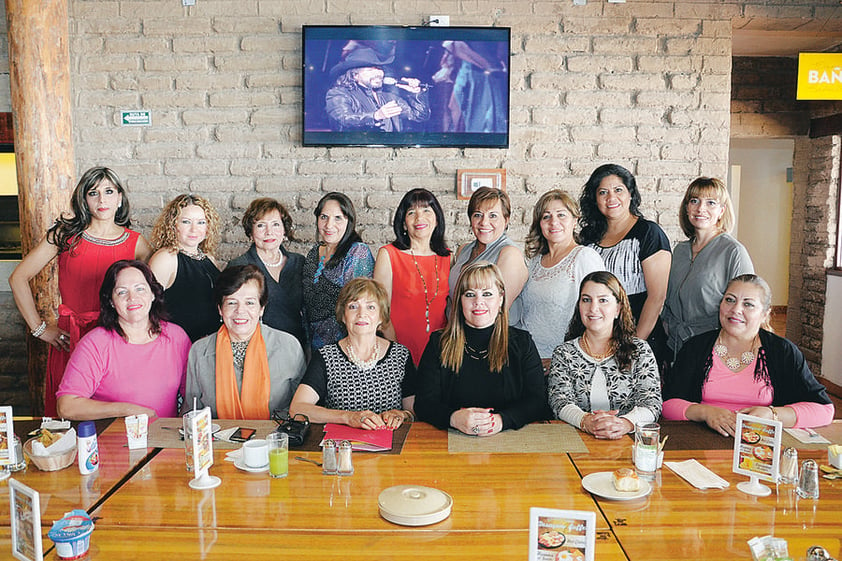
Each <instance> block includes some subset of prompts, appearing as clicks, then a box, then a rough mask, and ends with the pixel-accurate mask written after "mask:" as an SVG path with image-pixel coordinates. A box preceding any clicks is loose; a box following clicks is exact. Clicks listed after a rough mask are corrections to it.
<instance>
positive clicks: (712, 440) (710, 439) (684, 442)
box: [632, 419, 734, 450]
mask: <svg viewBox="0 0 842 561" xmlns="http://www.w3.org/2000/svg"><path fill="white" fill-rule="evenodd" d="M658 424H659V425H661V440H663V439H664V437H665V436H667V435H669V440H667V443H666V444H665V445H664V450H733V449H734V439H733V438H731V437H730V436H722V435H721V434H719V433H718V432H716V431H714V430H713V429H712V428H710V427H708V426H707V425H706V424H704V423H697V422H695V421H665V420H663V419H661V420H660V421H658ZM632 438H634V436H633V435H632Z"/></svg>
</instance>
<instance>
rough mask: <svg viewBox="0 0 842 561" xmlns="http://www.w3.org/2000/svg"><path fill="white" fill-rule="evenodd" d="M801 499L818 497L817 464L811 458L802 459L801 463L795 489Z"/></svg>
mask: <svg viewBox="0 0 842 561" xmlns="http://www.w3.org/2000/svg"><path fill="white" fill-rule="evenodd" d="M795 492H796V493H798V496H799V497H801V498H802V499H818V498H819V466H817V465H816V462H815V461H813V460H804V463H803V464H801V476H800V477H799V478H798V488H797V489H796V490H795Z"/></svg>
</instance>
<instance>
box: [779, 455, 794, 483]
mask: <svg viewBox="0 0 842 561" xmlns="http://www.w3.org/2000/svg"><path fill="white" fill-rule="evenodd" d="M778 481H780V482H781V483H787V484H795V483H798V450H796V449H795V448H793V447H791V446H790V447H789V448H787V449H785V450H784V453H783V454H782V455H781V473H780V476H779V477H778Z"/></svg>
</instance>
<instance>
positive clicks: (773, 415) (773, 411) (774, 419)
mask: <svg viewBox="0 0 842 561" xmlns="http://www.w3.org/2000/svg"><path fill="white" fill-rule="evenodd" d="M769 411H771V412H772V420H773V421H777V420H778V412H777V411H776V410H775V408H774V407H772V406H771V405H770V406H769Z"/></svg>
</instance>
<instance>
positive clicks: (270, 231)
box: [228, 197, 307, 349]
mask: <svg viewBox="0 0 842 561" xmlns="http://www.w3.org/2000/svg"><path fill="white" fill-rule="evenodd" d="M243 231H244V232H245V233H246V236H247V237H248V239H250V240H251V247H249V249H248V251H246V252H245V253H244V254H242V255H240V256H239V257H236V258H234V259H232V260H231V262H230V263H228V266H229V267H234V266H238V265H255V266H256V267H257V268H258V269H260V272H261V273H263V278H264V279H265V280H266V289H267V291H268V293H269V301H268V302H267V304H266V309H265V310H264V312H263V323H265V324H266V325H268V326H269V327H272V328H274V329H278V330H280V331H286V332H287V333H289V334H290V335H293V336H295V338H296V339H298V341H299V342H300V343H301V346H302V347H303V348H305V349H306V348H307V345H306V341H307V337H306V335H305V334H304V318H303V308H304V299H303V295H302V290H301V271H302V268H303V266H304V256H303V255H301V254H300V253H293V252H291V251H287V249H286V248H285V247H284V246H283V242H285V241H286V240H288V239H292V240H295V237H294V235H293V234H294V231H293V226H292V217H291V216H290V215H289V212H288V211H287V209H286V207H285V206H284V205H283V204H281V203H279V202H278V201H276V200H275V199H271V198H268V197H263V198H260V199H255V200H253V201H252V202H251V204H250V205H249V207H248V208H247V209H246V212H245V214H243Z"/></svg>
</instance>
